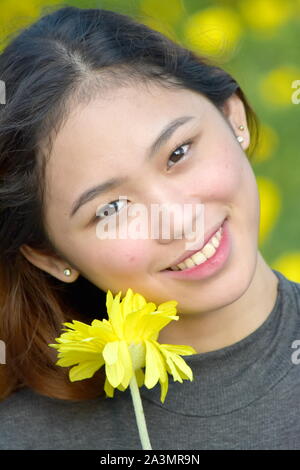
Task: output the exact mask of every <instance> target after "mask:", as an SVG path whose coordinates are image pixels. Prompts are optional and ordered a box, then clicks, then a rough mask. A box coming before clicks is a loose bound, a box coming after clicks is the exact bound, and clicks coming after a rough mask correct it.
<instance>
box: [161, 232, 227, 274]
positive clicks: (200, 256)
mask: <svg viewBox="0 0 300 470" xmlns="http://www.w3.org/2000/svg"><path fill="white" fill-rule="evenodd" d="M222 231H223V227H220V228H219V230H218V231H217V232H216V233H215V234H214V235H213V237H212V238H211V239H210V240H209V241H208V242H207V243H206V245H205V246H204V247H203V248H202V250H200V251H197V253H195V254H194V255H193V256H191V257H190V258H187V259H186V260H184V261H182V263H179V264H177V265H176V266H171V267H170V268H168V269H169V270H172V271H182V270H183V269H187V268H192V267H193V266H198V265H199V264H202V263H204V262H205V261H206V260H208V259H209V258H211V257H212V256H213V255H214V254H215V252H216V249H217V248H218V246H219V244H220V239H221V236H222Z"/></svg>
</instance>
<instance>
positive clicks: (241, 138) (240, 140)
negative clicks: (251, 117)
mask: <svg viewBox="0 0 300 470" xmlns="http://www.w3.org/2000/svg"><path fill="white" fill-rule="evenodd" d="M239 129H240V130H241V131H243V130H245V128H244V126H243V125H242V124H241V125H240V126H239ZM236 138H237V141H238V142H239V143H240V144H241V143H242V142H244V137H242V136H241V135H238V136H237V137H236Z"/></svg>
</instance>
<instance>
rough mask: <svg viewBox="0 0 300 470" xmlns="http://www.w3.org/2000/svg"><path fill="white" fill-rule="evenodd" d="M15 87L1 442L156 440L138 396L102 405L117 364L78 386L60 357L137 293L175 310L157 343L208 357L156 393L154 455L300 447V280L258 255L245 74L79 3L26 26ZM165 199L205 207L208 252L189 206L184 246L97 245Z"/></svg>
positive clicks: (4, 207) (7, 176)
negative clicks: (112, 299) (193, 232)
mask: <svg viewBox="0 0 300 470" xmlns="http://www.w3.org/2000/svg"><path fill="white" fill-rule="evenodd" d="M0 79H1V80H2V81H4V82H5V84H6V103H5V104H3V105H1V107H0V286H1V287H0V289H1V290H0V312H1V313H0V338H1V340H2V341H4V342H5V345H6V363H5V364H2V365H1V366H0V396H1V398H2V403H1V404H0V420H1V423H2V426H4V427H5V435H2V436H1V437H0V448H2V449H17V448H18V449H28V448H30V449H99V448H101V449H124V448H125V449H136V448H140V443H139V437H138V434H137V433H136V434H135V431H136V426H135V417H134V415H133V414H131V413H130V411H129V410H131V404H130V396H128V394H126V393H125V392H120V393H119V394H116V397H115V398H114V400H104V396H105V395H104V392H103V386H104V380H105V376H104V371H103V370H102V369H100V370H99V371H97V372H96V374H95V375H94V376H93V377H92V378H90V379H87V380H85V381H78V382H70V381H69V377H68V372H69V371H68V369H63V368H61V367H60V366H58V365H56V360H57V357H56V354H55V351H53V350H52V349H50V348H49V347H48V344H49V343H53V341H54V339H55V338H56V337H58V336H59V334H60V331H61V326H62V323H63V322H67V321H70V320H72V319H75V320H79V321H83V322H89V320H92V319H94V318H99V319H103V318H106V317H107V314H106V305H105V297H106V295H105V294H106V291H107V290H108V289H110V290H111V291H112V292H113V293H114V294H115V293H117V292H119V291H122V293H123V294H125V292H126V290H127V289H128V288H129V287H130V288H132V289H133V290H134V291H136V292H140V293H141V294H142V295H143V296H144V297H145V298H146V299H148V300H149V301H152V302H155V303H156V304H160V303H163V302H165V301H168V300H171V299H174V300H176V301H177V302H178V314H179V316H180V321H179V322H172V323H170V324H169V325H167V327H166V328H164V329H163V330H162V331H161V333H160V337H159V341H160V342H163V343H165V344H186V345H190V346H192V347H193V348H195V350H196V351H197V354H195V355H194V356H191V357H188V359H187V362H188V363H189V364H190V365H192V369H193V371H194V376H195V380H194V381H193V382H192V383H186V384H182V386H181V387H178V388H176V386H175V387H173V386H172V385H173V384H170V389H169V393H168V398H167V399H166V402H165V404H164V407H163V408H162V407H161V403H160V401H159V398H158V397H157V396H156V390H147V389H145V388H144V390H143V392H142V395H143V398H144V401H145V414H146V418H147V424H148V427H149V433H150V436H151V441H152V444H153V447H154V448H155V449H172V448H173V449H175V448H178V449H212V448H214V449H229V448H235V449H238V448H243V449H258V448H276V449H278V448H290V449H295V448H297V447H298V448H299V447H300V438H299V436H300V427H299V426H300V424H299V423H300V416H299V409H300V407H297V408H296V402H297V397H299V390H300V379H299V370H300V368H299V367H298V369H297V367H296V366H295V365H294V363H293V362H292V361H291V354H292V352H293V350H291V347H292V343H293V341H294V340H295V339H297V334H298V336H299V334H300V325H299V318H300V312H299V297H300V285H299V284H296V283H294V282H292V281H289V280H288V279H286V278H285V277H284V276H283V275H282V274H281V273H279V272H277V271H274V270H272V269H271V268H270V267H269V266H268V265H267V264H266V262H265V261H264V259H263V257H262V256H261V254H260V252H259V251H258V247H257V241H258V230H259V220H260V201H259V195H258V190H257V184H256V180H255V176H254V173H253V170H252V167H251V164H250V157H251V155H252V154H253V151H254V149H255V144H256V141H257V131H258V126H257V120H256V116H255V113H254V112H253V110H252V109H251V106H250V105H249V103H248V101H247V99H246V97H245V95H244V93H243V91H242V90H241V88H240V87H239V85H238V83H237V82H236V80H234V78H233V77H231V76H230V75H229V74H228V73H227V72H226V71H224V70H222V69H221V68H220V67H218V66H217V65H215V64H213V63H211V62H210V61H209V60H208V59H207V58H204V57H200V56H198V55H196V54H195V53H193V52H192V51H190V50H188V49H186V48H184V47H183V46H180V45H178V44H176V43H175V42H172V41H171V40H169V39H168V38H166V37H165V36H163V35H161V34H160V33H159V32H157V31H154V30H151V29H149V28H148V27H147V26H145V25H144V24H142V23H139V22H138V21H137V20H135V19H134V18H130V17H129V16H126V15H122V14H119V13H115V12H112V11H109V10H102V9H79V8H75V7H64V8H60V9H58V10H57V11H54V12H52V13H51V14H48V15H45V16H42V17H41V18H40V19H39V20H38V21H37V22H36V23H34V24H33V25H31V26H30V27H28V28H26V29H24V30H23V31H20V32H19V33H18V34H17V35H16V37H15V38H14V39H12V40H11V42H10V43H9V44H8V46H7V47H6V48H5V49H4V51H3V52H2V54H1V55H0ZM121 195H122V196H121ZM121 198H122V201H121V202H122V204H120V205H118V203H120V200H121ZM164 203H170V205H171V206H172V207H175V206H176V205H177V206H176V207H178V206H179V207H182V206H183V205H185V204H188V205H189V206H191V207H195V206H196V205H197V204H202V206H204V209H205V212H204V226H203V243H200V244H198V246H197V247H194V248H195V249H193V250H192V249H190V250H187V249H186V245H185V243H184V242H185V241H186V240H185V237H186V238H188V234H186V233H184V234H183V230H182V222H183V219H182V217H181V216H180V217H178V213H179V212H180V211H179V212H178V213H176V211H175V210H174V213H173V210H170V211H169V214H170V215H174V216H175V215H176V216H177V217H174V221H173V222H172V223H171V234H170V236H169V237H168V238H165V237H164V236H163V231H162V230H160V227H158V228H159V230H158V237H156V238H154V237H152V236H151V235H150V234H149V233H148V234H147V236H146V237H145V238H142V239H137V238H135V237H130V236H127V237H125V238H124V237H123V238H121V237H115V236H113V235H115V233H110V232H109V233H108V235H110V236H108V237H106V238H103V239H100V238H99V237H98V236H97V233H98V232H97V228H99V222H104V223H106V222H107V221H113V223H114V227H117V228H122V222H121V216H123V220H124V215H125V218H128V220H129V219H130V218H131V217H132V218H133V220H134V221H135V220H136V217H135V216H134V211H133V210H132V209H134V208H135V207H136V205H138V204H139V205H141V206H143V207H144V208H146V210H147V213H150V209H151V207H152V205H153V204H158V205H159V206H162V205H163V204H164ZM173 204H174V206H173ZM191 219H192V217H190V222H191V221H192V220H191ZM172 220H173V219H172ZM193 221H194V222H195V220H193ZM96 222H97V224H96ZM158 225H159V224H158ZM156 228H157V227H156ZM173 323H174V324H173ZM169 396H170V397H171V398H170V399H169ZM282 396H284V397H286V400H285V401H284V400H281V397H282ZM94 398H97V400H92V399H94ZM78 401H80V402H81V403H74V402H78ZM298 401H299V400H298ZM297 403H298V402H297ZM292 404H295V409H293V407H292V406H291V405H292ZM20 410H22V412H20ZM296 414H297V419H296V417H295V415H296ZM33 418H34V419H33ZM31 420H33V422H34V425H31ZM99 423H100V425H101V433H100V431H99ZM245 423H247V426H246V425H245ZM83 429H84V430H85V432H82V430H83ZM125 429H127V430H129V429H130V431H131V432H125V433H124V430H125ZM24 430H26V432H23V431H24ZM181 431H182V432H181Z"/></svg>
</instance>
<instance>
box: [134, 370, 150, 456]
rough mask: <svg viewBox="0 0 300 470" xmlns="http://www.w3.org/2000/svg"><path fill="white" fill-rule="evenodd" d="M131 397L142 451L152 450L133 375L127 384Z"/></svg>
mask: <svg viewBox="0 0 300 470" xmlns="http://www.w3.org/2000/svg"><path fill="white" fill-rule="evenodd" d="M129 387H130V392H131V397H132V401H133V407H134V412H135V418H136V423H137V426H138V430H139V435H140V440H141V443H142V448H143V450H152V447H151V444H150V440H149V435H148V431H147V426H146V420H145V415H144V410H143V405H142V400H141V396H140V392H139V387H138V384H137V381H136V376H135V374H133V376H132V379H131V381H130V383H129Z"/></svg>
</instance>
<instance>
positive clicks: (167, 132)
mask: <svg viewBox="0 0 300 470" xmlns="http://www.w3.org/2000/svg"><path fill="white" fill-rule="evenodd" d="M191 119H196V116H181V117H179V118H176V119H174V120H172V121H171V122H169V123H168V124H167V125H166V126H165V127H164V128H163V130H162V131H161V132H160V134H159V135H158V137H157V138H156V139H155V141H154V142H153V143H152V144H151V146H150V148H149V149H148V152H147V154H146V160H150V159H151V158H152V157H153V155H155V153H157V152H158V150H159V149H160V147H162V145H163V144H164V143H165V142H167V140H169V139H170V137H171V136H172V134H173V133H174V132H175V131H176V129H178V128H179V127H180V126H182V125H183V124H185V123H186V122H188V121H190V120H191ZM127 179H128V178H127V177H126V178H124V177H122V178H111V179H109V180H107V181H105V182H104V183H100V184H97V185H96V186H93V187H91V188H89V189H87V190H86V191H84V192H83V193H82V194H81V195H80V196H79V197H78V198H76V200H75V201H74V202H73V204H72V207H71V212H70V214H69V216H70V217H73V215H74V214H75V213H76V212H77V211H78V209H79V208H80V207H81V206H83V205H84V204H86V203H87V202H89V201H92V200H93V199H94V198H95V197H96V196H98V195H99V194H103V193H105V192H107V191H109V190H112V189H114V188H116V187H117V186H120V185H121V183H124V182H125V181H126V180H127Z"/></svg>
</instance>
